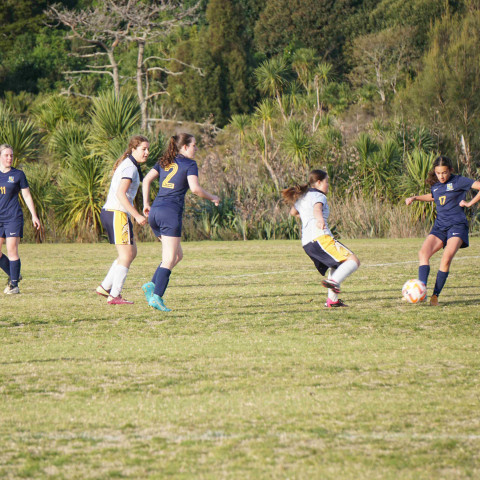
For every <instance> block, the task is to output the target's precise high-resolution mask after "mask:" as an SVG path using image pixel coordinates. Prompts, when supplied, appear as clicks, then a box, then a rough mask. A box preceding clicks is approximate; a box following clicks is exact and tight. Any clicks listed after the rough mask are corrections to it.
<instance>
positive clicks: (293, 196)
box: [282, 170, 327, 205]
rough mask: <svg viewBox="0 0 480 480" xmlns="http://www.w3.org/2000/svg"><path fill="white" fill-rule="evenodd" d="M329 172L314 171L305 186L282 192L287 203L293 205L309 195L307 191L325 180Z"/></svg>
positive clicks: (297, 186)
mask: <svg viewBox="0 0 480 480" xmlns="http://www.w3.org/2000/svg"><path fill="white" fill-rule="evenodd" d="M325 178H327V172H324V171H323V170H312V171H311V172H310V175H309V176H308V183H306V184H305V185H298V184H297V185H295V186H294V187H290V188H285V189H284V190H282V197H283V199H284V200H285V202H286V203H289V204H290V205H293V204H294V203H295V202H296V201H297V200H298V199H299V198H300V197H302V196H303V195H305V194H306V193H307V190H308V189H309V188H310V187H312V186H313V185H315V183H317V182H318V181H320V182H321V181H322V180H325Z"/></svg>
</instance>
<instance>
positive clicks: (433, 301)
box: [430, 294, 438, 307]
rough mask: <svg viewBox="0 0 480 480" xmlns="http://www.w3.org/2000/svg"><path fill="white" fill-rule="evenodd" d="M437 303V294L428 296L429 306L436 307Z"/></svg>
mask: <svg viewBox="0 0 480 480" xmlns="http://www.w3.org/2000/svg"><path fill="white" fill-rule="evenodd" d="M437 305H438V295H435V294H434V295H432V296H431V297H430V306H431V307H436V306H437Z"/></svg>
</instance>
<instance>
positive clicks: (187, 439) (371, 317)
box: [0, 238, 480, 480]
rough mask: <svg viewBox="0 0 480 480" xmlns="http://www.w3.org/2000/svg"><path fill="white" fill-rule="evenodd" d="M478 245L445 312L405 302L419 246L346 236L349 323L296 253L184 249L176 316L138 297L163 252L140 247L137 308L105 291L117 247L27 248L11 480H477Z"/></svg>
mask: <svg viewBox="0 0 480 480" xmlns="http://www.w3.org/2000/svg"><path fill="white" fill-rule="evenodd" d="M471 243H472V246H471V247H470V248H468V249H465V250H462V251H460V252H459V253H458V254H457V257H456V258H455V260H454V262H453V265H452V273H451V275H450V277H449V279H448V282H447V285H446V287H445V289H444V292H443V294H442V295H441V297H440V306H439V307H437V308H432V307H429V306H428V305H407V304H405V303H404V302H402V301H401V299H400V296H401V293H400V291H401V287H402V284H403V282H404V281H405V280H407V279H408V278H414V277H416V270H417V266H416V256H417V253H416V252H417V250H418V248H419V247H420V245H421V240H420V239H416V240H415V239H413V240H357V241H346V244H347V245H348V246H349V247H351V248H352V249H353V250H354V251H355V253H357V255H358V256H359V258H360V260H361V261H362V266H361V268H360V269H359V270H358V271H357V272H356V273H355V274H354V275H353V276H352V277H351V278H349V279H348V280H347V281H346V282H345V284H344V292H343V293H342V298H343V299H344V300H345V301H346V302H347V303H348V304H349V305H350V308H348V309H339V310H333V309H330V310H327V309H325V308H324V307H323V303H324V301H325V289H323V288H322V287H321V286H320V278H321V277H320V276H319V275H318V273H316V270H315V269H314V267H313V264H311V262H310V260H309V259H308V257H307V256H306V255H305V254H304V253H303V250H302V248H301V246H300V244H299V242H293V241H291V242H289V241H271V242H260V241H259V242H245V243H244V242H232V243H226V242H201V243H186V244H184V252H185V259H184V261H183V262H182V263H181V264H180V265H179V266H178V267H177V269H175V270H174V272H173V274H172V277H171V281H170V286H169V289H168V291H167V294H166V295H165V300H166V304H167V306H169V307H172V308H173V309H174V310H173V311H172V312H171V313H161V312H157V311H154V310H152V309H150V308H148V307H147V305H146V302H145V300H144V297H143V294H142V292H141V290H140V285H141V284H142V283H143V282H145V281H148V280H149V279H150V277H151V274H152V273H153V270H154V268H155V267H156V264H157V263H158V262H159V260H160V251H161V249H160V245H159V244H158V243H157V244H153V243H150V244H140V245H139V256H138V258H137V259H136V260H135V262H134V263H133V266H132V268H131V270H130V273H129V276H128V279H127V283H126V285H125V289H124V296H125V297H126V298H128V299H131V300H134V301H135V305H133V306H109V305H107V304H106V302H105V300H104V299H103V298H101V297H98V296H97V295H95V293H94V288H95V287H96V286H97V285H98V283H99V282H100V281H101V280H102V278H103V276H104V275H105V273H106V271H107V269H108V267H109V265H110V264H111V262H112V261H113V258H114V248H113V247H112V246H111V245H106V244H96V245H85V244H76V245H22V246H21V256H22V265H23V267H22V273H23V277H24V280H23V282H22V283H21V291H22V294H21V295H18V296H6V295H3V294H2V297H1V299H0V345H1V348H0V478H2V479H3V478H5V479H14V478H15V479H17V478H52V479H63V478H65V479H109V478H112V479H116V478H130V479H140V478H152V479H154V478H169V477H170V478H180V479H182V478H205V479H216V478H252V479H254V478H255V479H256V478H291V479H292V478H295V479H297V478H298V479H301V478H305V479H307V478H308V479H310V478H322V479H337V478H351V479H376V478H378V479H395V480H398V479H427V478H428V479H430V478H431V479H439V478H442V479H454V478H462V479H463V478H479V476H480V453H479V452H480V415H479V411H480V393H479V392H480V388H479V366H480V355H479V343H480V342H479V326H480V320H479V319H480V313H479V309H478V306H479V304H480V290H479V283H480V280H479V279H478V265H479V263H480V262H479V260H480V242H479V241H478V239H475V238H474V239H472V242H471ZM438 261H439V257H438V255H437V257H435V259H434V262H433V263H432V275H431V278H430V290H429V293H431V287H432V286H433V283H434V277H435V272H436V269H437V267H438ZM379 264H382V265H383V266H375V265H379Z"/></svg>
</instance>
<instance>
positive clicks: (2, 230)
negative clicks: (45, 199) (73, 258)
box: [0, 144, 40, 295]
mask: <svg viewBox="0 0 480 480" xmlns="http://www.w3.org/2000/svg"><path fill="white" fill-rule="evenodd" d="M12 165H13V148H12V147H11V146H10V145H7V144H3V145H0V268H1V269H2V270H3V271H4V272H5V273H6V274H7V275H8V282H7V286H6V287H5V290H4V291H3V293H6V294H8V295H11V294H17V293H20V289H19V288H18V282H19V281H20V280H21V278H22V277H21V275H20V267H21V262H20V257H19V256H18V245H19V244H20V239H21V238H22V237H23V225H24V221H23V212H22V208H21V207H20V202H19V201H18V194H19V192H22V197H23V199H24V200H25V204H26V205H27V208H28V210H29V211H30V214H31V215H32V222H33V226H34V227H35V228H36V229H37V230H39V229H40V220H39V219H38V217H37V213H36V211H35V205H34V204H33V199H32V195H31V193H30V188H29V187H28V182H27V178H26V177H25V174H24V173H23V172H22V170H18V169H16V168H13V167H12ZM4 243H6V244H7V256H5V255H2V252H1V250H2V247H3V244H4Z"/></svg>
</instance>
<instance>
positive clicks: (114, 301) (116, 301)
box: [107, 295, 133, 305]
mask: <svg viewBox="0 0 480 480" xmlns="http://www.w3.org/2000/svg"><path fill="white" fill-rule="evenodd" d="M107 303H108V304H109V305H133V302H129V301H128V300H125V299H124V298H122V296H121V295H119V296H118V297H112V296H111V295H110V296H109V297H108V300H107Z"/></svg>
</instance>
